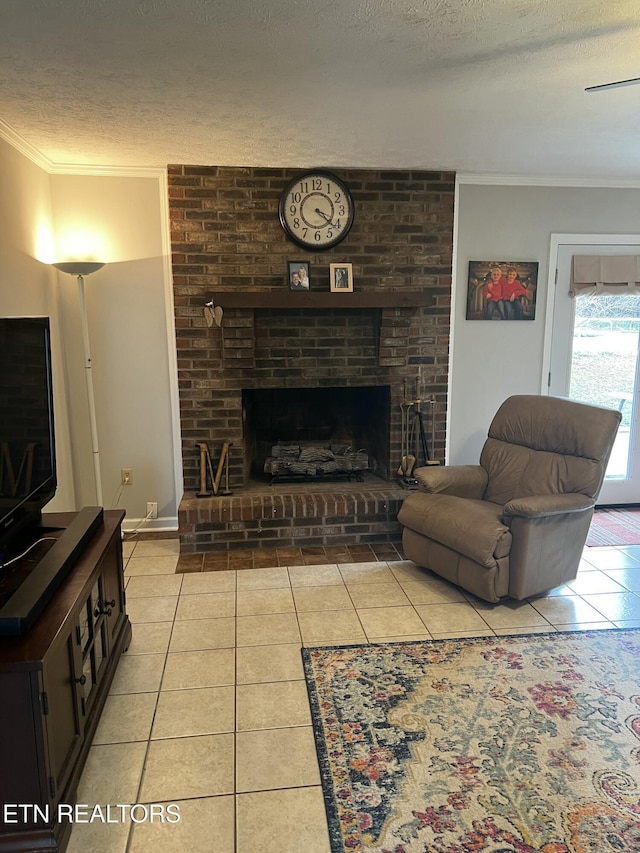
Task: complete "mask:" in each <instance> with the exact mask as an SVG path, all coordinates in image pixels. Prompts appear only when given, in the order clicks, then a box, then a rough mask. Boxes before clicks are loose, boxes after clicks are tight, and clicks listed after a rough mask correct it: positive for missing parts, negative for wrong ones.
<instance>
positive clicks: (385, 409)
mask: <svg viewBox="0 0 640 853" xmlns="http://www.w3.org/2000/svg"><path fill="white" fill-rule="evenodd" d="M297 171H299V170H288V169H286V170H285V169H252V168H231V167H201V166H172V167H170V168H169V196H170V199H169V203H170V215H171V220H172V244H173V245H172V252H173V255H172V257H173V273H174V303H175V313H176V316H175V322H176V337H177V348H178V378H179V388H180V409H181V427H182V453H183V466H184V477H185V480H184V489H185V494H184V498H183V501H182V503H181V506H180V528H181V542H182V551H183V553H190V552H191V553H192V552H203V551H214V550H228V549H231V548H241V547H245V548H246V547H255V546H256V545H257V544H262V545H265V544H266V545H268V544H272V545H276V544H277V545H283V544H299V543H300V541H304V542H305V543H306V544H337V543H342V542H353V541H356V542H373V541H381V540H383V539H385V538H395V537H397V535H398V533H399V528H398V526H397V522H396V520H395V515H396V513H397V509H398V507H399V505H400V502H401V500H402V498H403V497H404V494H406V493H404V492H402V490H400V489H399V488H398V487H397V484H396V482H395V471H396V469H397V467H398V464H399V461H400V456H401V410H400V403H401V401H402V400H403V398H404V397H405V394H406V396H408V397H410V398H413V397H414V396H415V394H416V390H417V391H418V393H419V395H420V396H421V397H423V398H424V399H427V400H432V401H433V405H432V406H431V407H429V411H433V412H434V433H435V442H434V447H433V448H431V452H432V454H433V455H434V456H435V458H442V456H443V452H444V443H445V419H446V399H447V397H446V395H447V373H448V335H449V307H450V292H451V254H452V222H453V177H454V176H453V175H452V174H451V173H440V172H417V171H410V172H409V171H403V172H394V171H391V172H390V171H386V170H385V171H362V170H339V171H338V170H336V174H338V175H339V177H341V178H342V179H343V180H345V181H346V182H347V183H348V185H349V186H350V188H351V191H352V193H353V196H354V200H355V204H356V215H355V220H354V225H353V227H352V229H351V232H350V233H349V235H348V237H347V239H346V240H345V241H343V242H342V243H341V244H340V245H339V246H337V247H335V248H334V249H330V250H328V251H327V252H324V253H321V254H320V253H319V254H317V255H313V254H309V253H308V252H305V251H304V250H301V249H299V248H296V247H295V246H294V245H293V244H291V243H290V242H288V241H287V239H286V238H285V236H284V233H283V232H282V229H281V228H280V225H279V221H278V215H277V209H278V200H279V196H280V193H281V191H282V189H283V188H284V186H285V185H286V184H287V183H288V181H289V180H291V178H292V177H293V176H294V175H295V174H296V172H297ZM296 259H303V260H306V261H309V262H310V273H311V275H310V278H311V290H310V292H309V293H292V292H290V291H289V290H288V287H287V284H286V270H287V261H288V260H296ZM333 262H349V263H352V264H353V277H354V293H353V294H351V293H349V294H335V293H329V275H328V269H329V264H330V263H333ZM210 300H212V301H213V302H214V304H216V305H220V306H221V307H222V309H223V312H224V314H223V319H222V323H221V326H220V327H218V326H217V325H215V324H213V325H212V326H209V325H207V322H206V320H205V315H204V307H205V304H206V303H207V302H208V301H210ZM314 400H315V401H314ZM287 418H288V420H287ZM314 423H315V424H316V427H315V428H316V429H317V433H318V434H317V435H315V436H314V435H313V430H314V426H313V425H314ZM279 430H281V431H282V435H279V432H278V431H279ZM332 431H333V432H334V434H333V435H331V432H332ZM307 439H310V440H314V439H318V440H327V441H329V442H330V441H331V440H334V441H336V440H344V441H350V442H351V443H352V444H354V446H355V445H362V446H363V447H366V450H367V453H368V454H369V457H370V459H371V461H372V465H371V467H372V471H371V472H370V473H368V475H367V478H366V480H365V482H364V483H357V484H348V483H347V484H345V483H339V484H336V486H335V487H334V488H331V487H329V486H328V485H327V484H326V483H323V484H322V487H321V488H320V489H318V490H316V492H317V493H316V494H314V486H313V484H305V485H304V487H302V489H300V487H298V486H296V485H292V486H291V487H290V488H287V487H285V486H284V485H281V484H280V485H278V486H277V487H276V488H274V487H273V486H270V485H269V484H268V481H266V480H265V479H264V478H262V479H261V478H260V474H261V471H260V468H261V465H262V459H263V457H264V454H265V452H266V450H265V448H267V447H268V445H269V442H271V441H273V442H274V443H276V442H277V441H283V442H291V441H305V440H307ZM202 441H204V442H207V444H208V446H209V448H210V450H211V454H212V457H213V464H214V468H215V464H216V460H217V456H218V454H219V452H220V448H221V446H222V443H223V442H224V441H229V442H231V443H232V446H231V450H230V457H229V458H230V465H229V475H230V487H231V491H232V492H233V497H212V498H200V499H199V498H196V497H195V492H196V490H197V489H198V482H199V454H198V450H197V448H196V442H202ZM358 449H359V448H358Z"/></svg>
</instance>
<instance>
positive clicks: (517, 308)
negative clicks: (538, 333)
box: [467, 261, 538, 320]
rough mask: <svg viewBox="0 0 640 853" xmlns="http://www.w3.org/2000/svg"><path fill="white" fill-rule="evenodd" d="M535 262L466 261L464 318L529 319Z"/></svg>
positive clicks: (533, 303)
mask: <svg viewBox="0 0 640 853" xmlns="http://www.w3.org/2000/svg"><path fill="white" fill-rule="evenodd" d="M537 287H538V263H537V262H531V261H469V281H468V289H467V320H533V319H535V316H536V290H537Z"/></svg>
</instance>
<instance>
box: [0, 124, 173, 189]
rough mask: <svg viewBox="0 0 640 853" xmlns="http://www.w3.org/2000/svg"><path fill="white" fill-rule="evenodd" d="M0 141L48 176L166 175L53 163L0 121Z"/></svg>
mask: <svg viewBox="0 0 640 853" xmlns="http://www.w3.org/2000/svg"><path fill="white" fill-rule="evenodd" d="M0 139H4V141H5V142H7V143H9V145H11V147H12V148H15V149H16V151H18V152H19V153H20V154H22V155H23V156H24V157H26V158H27V159H28V160H30V161H31V162H32V163H34V164H35V165H36V166H38V167H39V168H40V169H42V170H43V171H45V172H46V173H47V174H48V175H93V176H99V177H100V176H102V177H109V178H157V177H160V176H162V175H165V174H166V171H167V169H166V166H93V165H86V164H72V163H53V162H52V161H51V160H49V158H48V157H46V156H45V155H44V154H43V153H42V152H41V151H38V149H37V148H36V147H35V146H33V145H32V144H31V143H30V142H27V140H26V139H24V137H22V136H20V134H19V133H17V132H16V131H15V130H14V129H13V128H12V127H11V126H10V125H8V124H7V123H6V122H4V121H2V119H0Z"/></svg>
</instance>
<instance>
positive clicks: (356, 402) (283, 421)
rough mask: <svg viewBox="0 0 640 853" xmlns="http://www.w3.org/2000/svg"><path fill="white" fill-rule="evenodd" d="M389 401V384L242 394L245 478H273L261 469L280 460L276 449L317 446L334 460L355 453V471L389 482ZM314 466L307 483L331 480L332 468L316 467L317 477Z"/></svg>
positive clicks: (340, 475)
mask: <svg viewBox="0 0 640 853" xmlns="http://www.w3.org/2000/svg"><path fill="white" fill-rule="evenodd" d="M390 398H391V393H390V387H389V386H388V385H378V386H363V387H326V388H325V387H323V388H269V389H245V390H243V391H242V418H243V430H244V448H245V459H244V466H245V477H246V478H250V479H257V480H261V479H262V480H264V479H265V478H266V479H269V478H270V477H272V476H273V474H274V471H273V470H271V469H268V470H265V461H266V460H269V459H271V458H272V457H273V456H274V453H275V455H279V453H278V449H280V448H295V447H301V448H303V449H304V448H311V447H318V448H326V449H327V450H328V451H334V452H335V454H336V457H338V456H339V454H340V452H343V453H344V452H345V451H347V450H349V451H350V452H351V453H353V454H358V455H359V459H360V464H358V465H357V466H354V468H357V470H362V469H363V468H365V467H366V470H368V471H370V472H372V473H374V474H377V475H379V476H380V477H382V478H383V479H388V478H389V461H388V460H389V442H390V426H391V425H390V416H389V413H390ZM363 458H365V459H366V460H367V464H366V466H364V465H363V464H361V463H362V459H363ZM313 467H315V466H311V467H310V468H309V475H308V476H309V479H314V478H315V477H317V476H322V478H323V479H327V478H329V479H330V478H331V464H329V465H327V466H325V467H323V466H322V465H319V466H318V468H317V473H316V472H315V471H313V472H312V471H311V468H313ZM334 469H335V466H334ZM325 472H326V473H325ZM344 474H345V471H344V470H340V468H339V467H338V469H337V470H335V476H336V479H339V478H343V477H344ZM300 476H301V477H304V474H303V472H302V470H301V471H300ZM284 478H285V479H286V478H287V477H286V474H285V475H284Z"/></svg>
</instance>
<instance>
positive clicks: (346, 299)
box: [211, 289, 435, 309]
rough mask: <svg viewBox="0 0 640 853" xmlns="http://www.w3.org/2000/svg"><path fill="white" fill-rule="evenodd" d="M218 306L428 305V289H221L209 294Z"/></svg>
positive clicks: (356, 306) (424, 306) (357, 306)
mask: <svg viewBox="0 0 640 853" xmlns="http://www.w3.org/2000/svg"><path fill="white" fill-rule="evenodd" d="M211 300H212V301H213V304H214V305H220V307H221V308H249V309H251V308H430V307H431V306H432V305H433V304H434V302H435V299H434V297H433V295H432V294H431V293H430V292H429V291H428V290H417V289H415V290H369V291H359V292H356V293H331V292H327V291H313V290H310V291H308V292H306V293H304V292H303V293H300V292H299V291H290V290H252V291H237V290H224V291H218V292H217V293H212V294H211Z"/></svg>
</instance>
